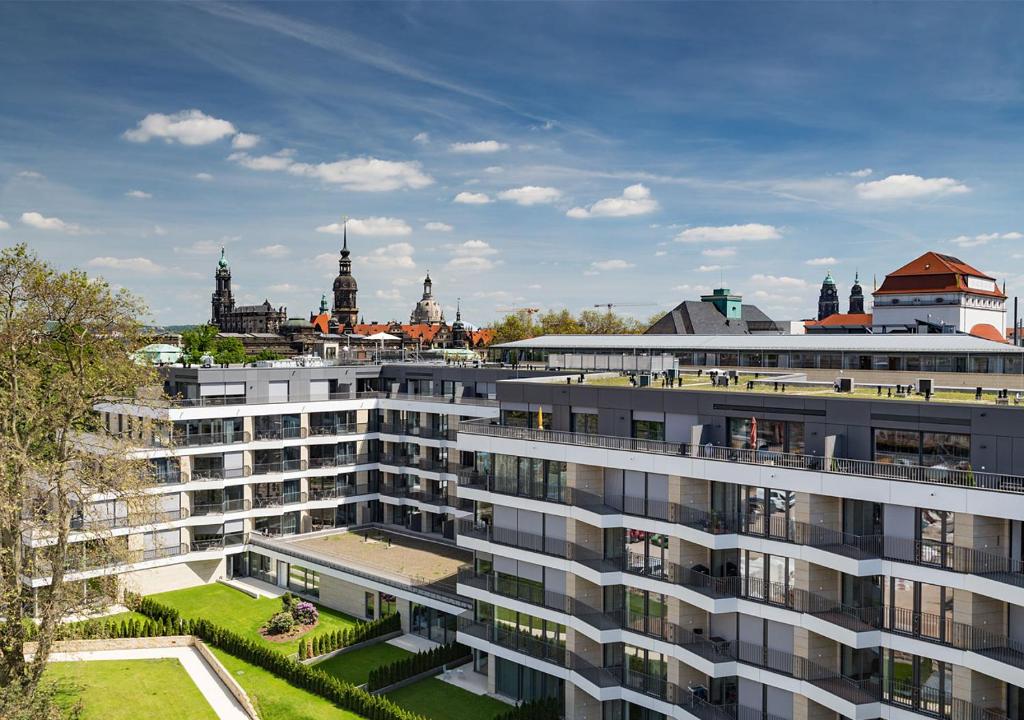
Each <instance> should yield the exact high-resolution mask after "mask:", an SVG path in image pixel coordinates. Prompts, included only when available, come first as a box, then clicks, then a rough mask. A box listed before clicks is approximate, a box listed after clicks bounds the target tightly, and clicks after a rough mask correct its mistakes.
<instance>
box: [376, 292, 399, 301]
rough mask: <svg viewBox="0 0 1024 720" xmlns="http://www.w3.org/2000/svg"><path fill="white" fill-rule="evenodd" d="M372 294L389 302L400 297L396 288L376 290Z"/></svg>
mask: <svg viewBox="0 0 1024 720" xmlns="http://www.w3.org/2000/svg"><path fill="white" fill-rule="evenodd" d="M374 295H375V296H376V297H377V299H378V300H388V301H391V302H398V301H399V300H401V299H402V293H400V292H398V290H394V289H392V290H377V291H376V292H375V293H374Z"/></svg>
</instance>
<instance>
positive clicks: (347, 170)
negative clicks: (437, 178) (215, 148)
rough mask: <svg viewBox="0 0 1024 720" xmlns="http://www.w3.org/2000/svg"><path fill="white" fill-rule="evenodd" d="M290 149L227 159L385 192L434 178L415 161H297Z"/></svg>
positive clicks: (427, 182) (424, 183) (413, 186)
mask: <svg viewBox="0 0 1024 720" xmlns="http://www.w3.org/2000/svg"><path fill="white" fill-rule="evenodd" d="M294 154H295V153H294V151H293V150H289V149H285V150H279V151H278V152H276V153H274V154H272V155H259V156H255V157H254V156H252V155H248V154H246V153H244V152H237V153H232V154H231V155H229V156H228V160H232V161H234V162H237V163H238V164H239V165H241V166H242V167H246V168H249V169H250V170H265V171H284V172H288V173H289V174H291V175H296V176H299V177H308V178H312V179H314V180H320V181H321V182H325V183H330V184H332V185H341V186H342V187H343V188H344V189H346V190H352V191H355V192H387V191H389V190H401V189H403V188H410V189H413V190H418V189H419V188H424V187H426V186H428V185H431V184H432V183H433V182H434V178H432V177H430V176H429V175H427V174H425V173H424V172H423V170H422V168H421V165H420V164H419V163H418V162H399V161H394V160H379V159H377V158H372V157H360V158H353V159H351V160H337V161H335V162H330V163H317V164H311V163H300V162H295V160H294V159H293V157H292V156H293V155H294Z"/></svg>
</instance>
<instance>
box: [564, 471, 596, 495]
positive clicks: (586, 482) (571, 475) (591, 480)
mask: <svg viewBox="0 0 1024 720" xmlns="http://www.w3.org/2000/svg"><path fill="white" fill-rule="evenodd" d="M565 484H566V486H567V487H571V488H575V489H577V490H582V491H584V492H588V493H591V494H593V495H597V496H598V497H600V498H603V497H604V469H603V468H600V467H596V466H594V465H580V464H579V463H569V464H568V465H567V466H566V468H565Z"/></svg>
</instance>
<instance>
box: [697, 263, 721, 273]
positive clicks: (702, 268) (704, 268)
mask: <svg viewBox="0 0 1024 720" xmlns="http://www.w3.org/2000/svg"><path fill="white" fill-rule="evenodd" d="M719 270H725V265H701V266H699V267H698V268H697V272H718V271H719Z"/></svg>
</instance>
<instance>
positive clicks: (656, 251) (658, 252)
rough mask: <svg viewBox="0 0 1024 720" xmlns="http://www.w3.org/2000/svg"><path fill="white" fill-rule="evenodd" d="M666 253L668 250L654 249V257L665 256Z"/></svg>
mask: <svg viewBox="0 0 1024 720" xmlns="http://www.w3.org/2000/svg"><path fill="white" fill-rule="evenodd" d="M666 255H668V252H667V251H665V250H655V251H654V257H665V256H666Z"/></svg>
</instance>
